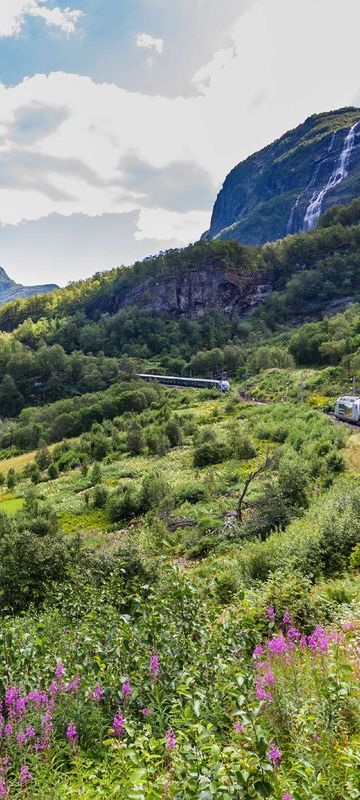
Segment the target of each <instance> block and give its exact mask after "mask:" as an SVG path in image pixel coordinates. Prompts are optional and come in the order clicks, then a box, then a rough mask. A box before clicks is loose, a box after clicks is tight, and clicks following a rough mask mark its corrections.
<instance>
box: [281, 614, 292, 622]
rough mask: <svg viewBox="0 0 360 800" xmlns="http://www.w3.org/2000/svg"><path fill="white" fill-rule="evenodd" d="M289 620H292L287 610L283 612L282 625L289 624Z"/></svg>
mask: <svg viewBox="0 0 360 800" xmlns="http://www.w3.org/2000/svg"><path fill="white" fill-rule="evenodd" d="M291 622H292V620H291V615H290V614H289V612H288V611H285V614H284V616H283V623H284V625H291Z"/></svg>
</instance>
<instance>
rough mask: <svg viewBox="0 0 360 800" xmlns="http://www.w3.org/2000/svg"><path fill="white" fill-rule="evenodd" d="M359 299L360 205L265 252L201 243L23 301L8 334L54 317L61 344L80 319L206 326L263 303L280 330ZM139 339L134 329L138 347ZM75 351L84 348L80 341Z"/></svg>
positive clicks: (6, 313)
mask: <svg viewBox="0 0 360 800" xmlns="http://www.w3.org/2000/svg"><path fill="white" fill-rule="evenodd" d="M359 300H360V199H358V200H354V201H353V203H351V204H350V205H348V206H342V207H339V206H337V207H336V206H334V207H333V208H331V209H329V210H328V211H327V212H325V214H323V215H322V217H321V218H320V219H319V223H318V225H317V226H316V228H314V230H310V231H307V232H301V233H298V234H295V235H293V236H288V237H285V238H284V239H283V240H281V241H278V242H273V243H271V244H267V245H263V246H262V247H248V246H246V245H243V244H240V243H239V242H236V241H219V240H212V241H209V242H198V243H197V244H195V245H191V246H189V247H186V248H184V249H183V250H169V251H167V252H164V253H161V254H160V255H158V256H154V257H153V258H149V259H145V261H142V262H137V263H136V264H134V266H133V267H119V268H118V269H114V270H111V271H109V272H104V273H97V274H96V275H94V276H93V278H90V279H88V280H86V281H81V282H79V283H74V284H70V285H69V286H67V287H65V288H64V289H58V290H57V291H54V292H51V293H49V294H45V295H44V294H43V295H37V296H35V297H30V298H28V299H27V300H24V301H19V300H16V301H15V302H12V303H8V304H6V305H5V306H4V307H3V308H1V309H0V329H1V330H4V331H12V330H14V329H15V328H17V327H18V326H19V325H22V324H23V323H25V322H26V320H29V319H32V320H33V322H34V323H36V321H37V320H40V319H47V320H48V321H49V337H50V338H51V341H52V342H54V343H55V342H56V341H57V338H56V335H57V334H56V332H54V330H53V327H54V325H63V324H64V325H65V321H66V320H67V321H68V322H66V325H69V326H70V327H71V328H73V327H74V322H75V318H76V326H77V327H78V328H83V327H85V328H86V326H87V325H88V323H90V324H91V325H93V324H96V325H100V324H101V320H102V318H104V317H106V319H107V320H109V319H112V318H115V317H116V315H118V314H120V313H122V312H124V313H129V314H131V315H132V317H133V318H134V319H136V318H138V317H139V310H140V311H141V313H148V314H153V315H154V317H155V316H156V318H157V319H159V320H160V319H162V318H164V317H169V318H173V319H177V318H182V317H184V318H188V319H192V320H198V319H201V318H202V317H204V315H206V314H207V313H214V312H218V313H220V314H222V315H231V314H233V313H236V314H238V315H240V316H242V317H248V316H250V315H252V314H253V313H254V311H255V310H256V309H257V308H258V307H261V308H262V309H263V310H262V311H261V313H262V314H265V309H272V310H271V318H272V321H273V322H274V324H275V325H276V324H277V323H278V322H290V323H292V322H296V321H300V322H301V321H303V320H304V319H305V318H311V317H314V318H320V317H321V316H322V315H324V314H331V313H335V312H336V311H337V310H339V309H343V308H346V306H347V305H348V304H349V303H351V302H353V301H359ZM267 317H268V315H267ZM118 325H119V330H118V332H115V329H114V331H113V336H114V337H115V340H117V339H118V338H119V337H123V334H124V332H126V330H127V325H125V322H124V320H122V321H121V320H119V321H118ZM124 325H125V327H124ZM115 327H116V325H115ZM41 335H42V337H43V336H44V335H45V333H44V330H43V329H42V332H41ZM132 335H133V330H132V328H131V326H130V333H129V334H128V341H129V344H130V345H131V340H132ZM65 338H66V337H65ZM91 338H92V343H91V346H89V347H88V351H89V352H95V351H97V349H98V347H100V349H101V348H102V349H104V348H105V350H106V349H107V346H108V344H109V343H108V342H107V341H106V340H105V341H103V340H102V337H101V336H100V334H99V332H97V333H96V335H95V339H94V337H93V335H92V337H91ZM70 339H71V341H73V340H72V338H71V336H70ZM73 345H74V347H75V348H76V346H77V344H76V342H74V343H73ZM94 348H95V350H94Z"/></svg>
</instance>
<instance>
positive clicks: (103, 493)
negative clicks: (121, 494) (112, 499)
mask: <svg viewBox="0 0 360 800" xmlns="http://www.w3.org/2000/svg"><path fill="white" fill-rule="evenodd" d="M108 494H109V492H108V490H107V488H106V486H103V485H102V484H97V485H96V486H95V489H94V494H93V504H94V506H95V508H104V507H105V505H106V501H107V498H108Z"/></svg>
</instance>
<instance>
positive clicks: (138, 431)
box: [126, 422, 145, 456]
mask: <svg viewBox="0 0 360 800" xmlns="http://www.w3.org/2000/svg"><path fill="white" fill-rule="evenodd" d="M126 447H127V450H128V451H129V453H130V455H132V456H139V455H141V453H142V452H143V451H144V448H145V437H144V432H143V429H142V427H141V425H139V423H138V422H133V423H132V425H130V427H129V428H128V430H127V433H126Z"/></svg>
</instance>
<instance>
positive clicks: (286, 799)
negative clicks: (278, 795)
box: [282, 792, 293, 800]
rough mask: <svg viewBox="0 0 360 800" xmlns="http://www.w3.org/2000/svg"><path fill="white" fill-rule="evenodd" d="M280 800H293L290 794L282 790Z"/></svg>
mask: <svg viewBox="0 0 360 800" xmlns="http://www.w3.org/2000/svg"><path fill="white" fill-rule="evenodd" d="M282 800H293V798H292V795H291V794H290V793H289V792H284V794H283V796H282Z"/></svg>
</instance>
